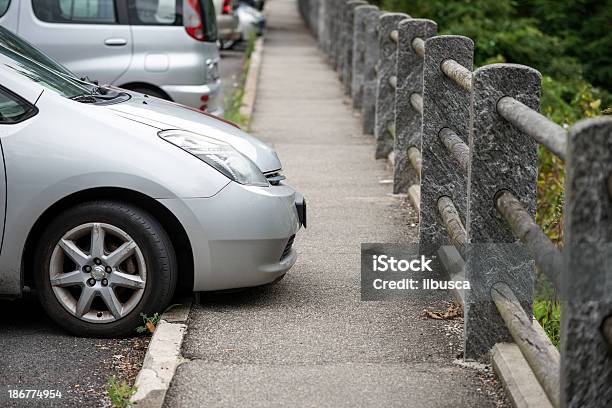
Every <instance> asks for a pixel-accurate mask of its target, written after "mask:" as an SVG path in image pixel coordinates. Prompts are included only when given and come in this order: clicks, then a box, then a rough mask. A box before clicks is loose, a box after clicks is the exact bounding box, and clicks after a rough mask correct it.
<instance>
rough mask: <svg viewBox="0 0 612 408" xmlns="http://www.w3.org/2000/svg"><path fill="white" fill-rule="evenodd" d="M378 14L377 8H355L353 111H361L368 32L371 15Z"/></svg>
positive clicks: (352, 83) (352, 80) (352, 76)
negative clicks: (368, 21)
mask: <svg viewBox="0 0 612 408" xmlns="http://www.w3.org/2000/svg"><path fill="white" fill-rule="evenodd" d="M372 13H378V7H375V6H365V5H362V6H357V7H355V11H354V17H353V61H352V64H353V68H352V75H351V97H352V98H353V109H356V110H360V109H361V106H362V104H361V102H362V98H363V83H364V81H365V60H366V31H367V30H368V27H367V20H368V19H369V17H370V14H372Z"/></svg>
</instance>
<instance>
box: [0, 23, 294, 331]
mask: <svg viewBox="0 0 612 408" xmlns="http://www.w3.org/2000/svg"><path fill="white" fill-rule="evenodd" d="M0 84H1V85H0V145H1V150H0V160H1V161H2V165H0V180H1V182H0V217H2V218H3V219H2V222H0V237H1V238H0V239H1V242H0V248H1V249H0V297H9V298H15V297H19V296H21V294H22V293H23V291H24V289H25V288H27V287H29V288H33V289H34V290H35V291H36V293H37V295H38V297H39V299H40V302H41V304H42V305H43V307H44V309H45V310H46V311H47V313H48V314H49V316H50V317H51V318H52V319H53V320H55V321H56V322H57V323H58V324H59V325H61V326H63V327H64V328H66V329H67V330H69V331H71V332H72V333H75V334H77V335H84V336H123V335H128V334H130V333H131V332H132V331H133V330H134V328H135V327H136V326H137V325H139V322H141V317H140V315H141V313H144V314H149V315H151V314H153V313H155V312H160V311H163V310H164V308H165V307H166V306H167V304H168V302H169V301H170V299H171V298H172V296H173V294H174V292H175V289H176V288H177V285H178V287H179V288H186V289H188V290H190V291H214V290H225V289H233V288H241V287H251V286H258V285H262V284H267V283H272V282H275V281H276V280H278V279H280V278H282V277H283V276H284V274H285V273H286V272H287V271H288V270H289V269H290V268H291V267H292V266H293V264H294V263H295V261H296V258H297V255H296V251H295V248H294V247H293V239H294V237H295V234H296V233H297V231H298V230H299V228H300V226H301V225H304V226H305V224H306V207H305V202H304V200H303V198H302V197H301V195H300V194H299V193H297V192H296V191H295V190H294V189H293V188H291V187H289V186H288V185H286V184H284V183H283V181H282V180H283V179H284V177H283V176H282V175H281V163H280V161H279V160H278V157H277V155H276V153H275V151H274V150H273V149H272V148H270V147H269V146H267V145H266V144H264V143H262V142H261V141H259V140H257V139H255V138H253V137H251V136H249V135H248V134H246V133H244V132H242V131H241V130H240V129H239V128H237V127H236V126H234V125H232V124H230V123H228V122H225V121H222V120H220V119H217V118H214V117H211V116H210V115H208V114H204V113H203V112H201V111H198V110H196V109H192V108H188V107H185V106H182V105H178V104H175V103H172V102H168V101H164V100H162V99H159V98H155V97H149V96H146V95H142V94H139V93H135V92H131V91H126V90H122V89H118V88H114V87H107V86H99V85H96V84H92V83H89V82H86V81H83V80H80V79H78V78H76V77H75V76H74V75H73V74H72V73H70V71H69V70H68V69H66V68H64V67H62V66H61V65H59V64H57V63H55V62H54V61H53V60H52V59H49V58H47V57H46V56H45V55H43V54H41V53H40V52H39V51H37V50H36V49H34V48H33V47H32V46H31V45H29V44H28V43H26V42H24V41H22V40H21V39H19V38H17V37H16V36H15V35H14V34H12V33H10V32H9V31H7V30H5V29H3V28H0Z"/></svg>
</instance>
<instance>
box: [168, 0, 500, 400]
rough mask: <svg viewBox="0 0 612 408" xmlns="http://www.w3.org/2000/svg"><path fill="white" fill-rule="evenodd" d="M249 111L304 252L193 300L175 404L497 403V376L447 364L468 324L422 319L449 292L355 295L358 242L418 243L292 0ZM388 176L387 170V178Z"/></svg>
mask: <svg viewBox="0 0 612 408" xmlns="http://www.w3.org/2000/svg"><path fill="white" fill-rule="evenodd" d="M266 7H267V8H268V23H269V30H268V33H267V35H266V41H265V50H264V57H263V65H262V74H261V79H260V83H259V88H258V94H257V101H256V104H255V113H254V118H253V122H252V126H253V128H254V133H255V134H256V135H258V136H259V137H261V138H262V139H264V140H266V141H268V142H269V143H271V144H273V145H274V146H275V147H276V149H277V150H278V152H279V155H280V157H281V159H282V161H283V164H284V168H285V174H286V176H287V179H288V182H289V183H290V184H292V185H294V186H295V187H296V188H297V189H298V190H300V191H301V192H302V193H303V194H304V195H305V196H306V197H307V200H308V211H309V213H308V223H309V228H308V229H307V230H305V231H304V230H303V231H301V232H300V234H299V235H298V238H297V241H296V242H297V243H296V247H297V249H298V253H299V258H298V263H297V264H296V266H295V267H294V268H293V269H292V270H291V271H290V272H289V274H288V275H287V277H286V278H285V279H284V280H283V281H281V282H280V283H278V284H277V285H275V286H273V287H269V288H260V289H253V290H249V291H245V292H241V293H238V294H233V295H215V296H212V295H209V296H206V297H204V296H203V297H202V303H201V305H194V307H193V309H192V312H191V315H190V321H189V329H188V333H187V336H186V338H185V341H184V345H183V351H182V352H183V356H184V357H185V358H186V362H185V363H183V364H182V365H181V366H180V367H179V368H178V370H177V373H176V376H175V378H174V380H173V382H172V385H171V387H170V390H169V392H168V395H167V398H166V403H165V405H166V406H167V407H197V406H202V407H216V406H227V407H234V406H245V407H264V406H265V407H267V406H329V407H338V406H384V407H387V406H409V407H443V406H445V407H446V406H454V407H456V406H466V407H467V406H469V407H475V406H499V404H501V405H504V404H505V402H503V401H500V399H502V400H503V393H502V392H501V391H500V388H499V386H498V385H496V383H495V380H494V379H493V378H492V376H491V375H490V374H487V373H486V372H479V371H476V370H472V369H468V368H463V367H461V366H459V365H457V364H454V363H453V360H454V359H455V358H456V356H457V354H458V353H459V352H460V350H461V341H462V339H461V337H460V335H461V327H462V322H460V321H436V320H430V319H426V318H424V317H423V309H425V308H428V307H432V308H437V309H442V308H445V307H446V305H447V303H446V301H449V300H450V299H451V296H450V295H448V294H446V293H439V294H438V295H435V296H434V295H431V294H424V293H423V294H421V295H415V298H414V299H411V300H410V301H406V302H361V301H360V293H359V281H360V277H359V274H360V272H359V271H360V269H359V268H360V244H361V243H362V242H405V241H415V240H416V232H417V230H416V227H415V224H416V222H417V221H416V214H415V212H414V210H412V209H411V208H410V207H409V206H408V204H406V203H405V201H404V200H403V199H401V198H398V197H394V196H392V195H391V185H390V184H388V183H385V182H384V180H388V179H390V178H391V175H390V173H389V172H387V170H386V169H385V164H384V163H383V162H380V161H375V160H374V158H373V157H374V146H373V140H372V139H371V138H370V137H366V136H363V135H362V134H361V126H360V121H359V118H357V117H355V116H354V115H353V113H352V112H351V109H350V107H349V104H348V100H345V99H344V96H343V93H342V89H341V86H340V83H339V82H338V80H337V75H336V73H335V72H333V71H332V70H331V69H330V67H329V65H327V63H326V61H325V57H324V55H323V53H321V52H320V51H319V50H318V49H317V47H316V44H315V42H314V40H313V39H312V37H311V36H310V34H309V33H308V32H307V31H306V28H305V26H304V25H303V23H302V21H301V20H300V18H299V16H298V13H297V5H296V4H295V1H292V0H271V1H268V2H266ZM381 181H383V182H382V183H381Z"/></svg>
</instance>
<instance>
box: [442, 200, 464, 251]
mask: <svg viewBox="0 0 612 408" xmlns="http://www.w3.org/2000/svg"><path fill="white" fill-rule="evenodd" d="M438 212H439V213H440V217H442V221H443V222H444V225H445V226H446V231H448V236H449V238H450V240H451V242H452V243H453V245H454V246H455V248H457V251H458V252H459V254H461V257H462V258H463V259H465V253H466V250H467V245H468V237H467V232H466V231H465V227H464V226H463V223H462V222H461V218H460V217H459V213H458V212H457V209H456V208H455V204H453V200H451V198H450V197H447V196H442V197H440V198H439V199H438Z"/></svg>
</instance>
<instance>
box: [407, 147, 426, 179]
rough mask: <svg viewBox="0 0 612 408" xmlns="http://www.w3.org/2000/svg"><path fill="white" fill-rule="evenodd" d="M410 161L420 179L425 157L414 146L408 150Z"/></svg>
mask: <svg viewBox="0 0 612 408" xmlns="http://www.w3.org/2000/svg"><path fill="white" fill-rule="evenodd" d="M408 160H410V164H412V167H413V168H414V169H415V170H416V172H417V174H418V175H419V177H421V168H422V167H423V157H422V156H421V152H420V151H419V149H417V148H416V147H414V146H412V147H410V148H409V149H408Z"/></svg>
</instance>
